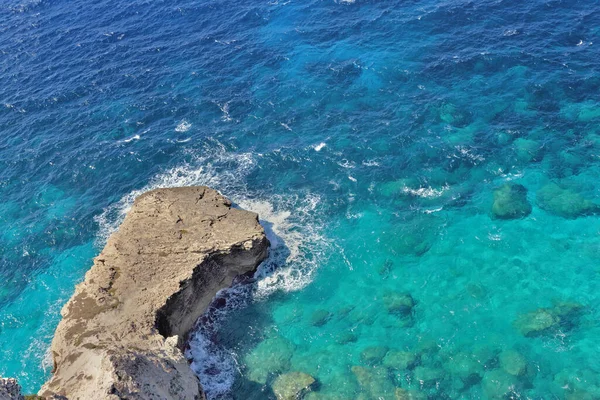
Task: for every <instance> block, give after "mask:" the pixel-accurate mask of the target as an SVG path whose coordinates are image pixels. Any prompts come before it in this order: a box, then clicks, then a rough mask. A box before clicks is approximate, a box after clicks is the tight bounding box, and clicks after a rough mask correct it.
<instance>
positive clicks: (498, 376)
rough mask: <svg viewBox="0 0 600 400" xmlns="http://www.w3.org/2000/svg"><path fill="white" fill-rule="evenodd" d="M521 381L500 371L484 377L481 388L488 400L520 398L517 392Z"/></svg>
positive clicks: (490, 372) (488, 373) (497, 370)
mask: <svg viewBox="0 0 600 400" xmlns="http://www.w3.org/2000/svg"><path fill="white" fill-rule="evenodd" d="M518 384H519V381H518V380H517V378H516V377H515V376H513V375H510V374H508V373H506V372H504V371H502V370H500V369H495V370H492V371H488V372H486V373H485V375H484V376H483V380H482V381H481V386H482V387H483V391H484V393H485V394H486V395H487V398H488V399H490V400H491V399H498V400H500V399H506V398H518V397H517V396H516V394H515V391H516V389H517V387H518Z"/></svg>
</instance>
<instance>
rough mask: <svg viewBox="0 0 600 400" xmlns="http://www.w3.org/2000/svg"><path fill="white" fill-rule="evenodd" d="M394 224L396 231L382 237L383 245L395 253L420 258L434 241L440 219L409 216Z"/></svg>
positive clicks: (429, 216) (426, 216) (416, 215)
mask: <svg viewBox="0 0 600 400" xmlns="http://www.w3.org/2000/svg"><path fill="white" fill-rule="evenodd" d="M396 223H397V224H398V225H397V226H398V227H397V229H396V230H394V231H393V232H391V233H390V234H388V235H386V236H384V238H383V239H382V240H383V243H384V244H386V245H388V246H389V247H390V250H392V251H393V252H395V253H398V254H404V255H412V256H422V255H423V254H425V253H427V252H428V251H429V249H430V248H431V246H433V244H434V242H435V240H436V232H437V230H438V229H439V224H440V218H438V217H436V216H433V215H429V214H409V215H404V216H402V217H401V218H399V219H398V220H397V221H396Z"/></svg>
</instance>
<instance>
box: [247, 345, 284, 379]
mask: <svg viewBox="0 0 600 400" xmlns="http://www.w3.org/2000/svg"><path fill="white" fill-rule="evenodd" d="M294 349H295V346H294V345H293V344H292V343H290V342H289V341H288V340H286V339H284V338H282V337H281V336H276V337H272V338H268V339H265V340H263V341H262V342H260V343H259V344H258V346H256V347H255V348H254V350H252V351H251V352H250V353H249V354H248V355H247V356H246V359H245V361H246V366H247V368H248V373H247V377H248V380H250V381H252V382H257V383H260V384H263V385H264V384H265V383H266V382H267V379H268V378H269V375H270V374H279V373H282V372H285V371H287V370H288V369H289V368H290V359H291V358H292V355H293V354H294Z"/></svg>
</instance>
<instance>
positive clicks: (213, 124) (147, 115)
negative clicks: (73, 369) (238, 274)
mask: <svg viewBox="0 0 600 400" xmlns="http://www.w3.org/2000/svg"><path fill="white" fill-rule="evenodd" d="M599 27H600V4H599V3H598V2H597V1H591V0H587V1H577V2H575V1H558V0H544V1H543V0H533V1H528V2H517V1H507V0H504V1H502V0H494V1H488V0H481V1H466V0H462V1H461V0H442V1H432V0H423V1H404V2H398V1H387V0H383V1H369V0H353V1H351V0H345V1H343V0H339V1H335V0H307V1H303V2H300V1H292V0H286V1H282V0H278V1H277V0H276V1H256V0H240V1H235V2H231V1H223V0H205V1H204V0H202V1H199V0H170V1H166V0H155V1H146V0H130V1H120V0H98V1H93V2H92V1H83V0H69V1H68V0H5V1H3V2H2V4H0V103H1V104H0V276H1V281H0V375H2V376H11V377H16V378H18V379H19V381H20V383H21V384H22V385H23V387H24V390H25V392H27V393H32V392H35V391H37V390H38V389H39V388H40V386H41V385H42V383H43V382H44V381H45V380H46V379H47V378H48V376H49V375H50V370H51V364H52V362H51V357H49V352H48V349H49V345H50V341H51V338H52V334H53V331H54V329H55V327H56V325H57V323H58V321H59V319H60V309H61V307H62V306H63V305H64V304H65V302H66V301H67V299H68V298H69V297H70V295H71V294H72V292H73V287H74V285H75V284H76V283H78V282H80V281H81V280H82V279H83V276H84V273H85V271H86V270H87V269H88V268H89V267H90V266H91V260H92V258H93V257H94V256H95V255H96V254H98V252H99V251H100V250H101V248H102V246H103V244H104V242H105V240H106V238H107V237H108V235H110V233H112V232H113V231H114V230H115V229H116V228H117V227H118V224H119V223H120V221H122V218H123V216H124V215H125V213H126V212H127V210H128V208H129V207H130V205H131V203H132V201H133V199H134V198H135V196H136V195H138V194H140V193H142V192H143V191H145V190H148V189H151V188H155V187H170V186H180V185H194V184H204V185H209V186H212V187H214V188H216V189H218V190H220V191H221V192H222V193H223V194H224V195H226V196H228V197H229V198H231V199H232V201H233V202H234V203H235V204H236V205H237V206H239V207H243V208H245V209H249V210H253V211H256V212H258V213H259V214H260V217H261V221H262V223H263V225H264V226H265V229H266V231H267V234H268V235H269V238H270V240H271V243H272V249H271V252H270V255H269V258H268V260H267V261H266V262H265V263H263V265H261V267H260V268H259V271H258V272H257V274H256V281H255V282H254V283H253V284H252V285H246V286H243V287H236V288H233V289H231V290H226V291H222V292H221V293H220V294H219V296H220V297H222V298H223V299H224V300H225V303H226V304H227V307H225V308H218V309H214V310H210V311H209V312H208V313H207V314H206V315H205V316H204V317H203V318H202V319H201V321H200V322H201V324H200V325H199V326H198V328H197V330H196V331H195V333H194V335H193V337H192V341H191V343H190V347H189V349H188V350H187V352H186V355H187V356H188V357H189V358H190V362H191V366H192V368H194V370H195V371H196V372H197V374H198V376H199V378H200V380H201V382H202V384H203V386H204V388H205V390H206V391H207V394H208V396H209V398H211V399H273V398H275V395H274V392H273V386H274V385H275V386H276V384H277V377H278V376H280V375H282V374H286V373H290V372H302V373H306V374H309V375H310V376H312V377H313V378H314V380H315V383H314V384H313V385H312V387H311V392H309V393H305V398H309V399H405V398H413V399H421V398H423V399H424V398H430V399H482V398H503V397H512V398H527V399H594V398H600V346H599V345H598V343H599V342H600V326H599V324H598V320H599V318H600V314H599V313H600V310H599V309H598V305H599V297H598V293H599V289H600V279H599V268H600V267H599V260H600V236H599V234H600V224H599V218H598V217H597V216H596V215H595V214H596V212H597V210H598V208H597V206H596V204H600V192H599V188H600V185H599V183H598V178H599V176H600V102H599V97H598V93H600V77H599V73H600V52H599V50H598V48H599V47H598V46H599V45H600V37H599V36H600V32H599V29H600V28H599ZM504 185H509V186H504ZM517 185H519V186H517ZM506 187H508V188H513V189H514V192H511V193H516V194H517V195H519V196H520V197H519V199H520V200H519V201H518V202H517V203H518V204H517V205H519V206H521V207H522V209H525V210H528V211H530V212H523V213H522V214H518V215H513V216H517V217H519V218H514V219H502V218H495V216H494V214H493V212H492V205H493V203H494V193H495V192H496V196H499V194H498V193H500V192H498V190H499V188H500V190H502V189H501V188H506ZM511 190H512V189H511ZM222 303H223V302H220V304H222Z"/></svg>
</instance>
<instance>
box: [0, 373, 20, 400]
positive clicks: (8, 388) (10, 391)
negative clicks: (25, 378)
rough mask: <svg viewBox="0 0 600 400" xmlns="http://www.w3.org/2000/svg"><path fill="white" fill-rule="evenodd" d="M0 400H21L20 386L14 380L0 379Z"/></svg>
mask: <svg viewBox="0 0 600 400" xmlns="http://www.w3.org/2000/svg"><path fill="white" fill-rule="evenodd" d="M0 400H23V396H21V386H19V384H18V383H17V380H16V379H12V378H0Z"/></svg>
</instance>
